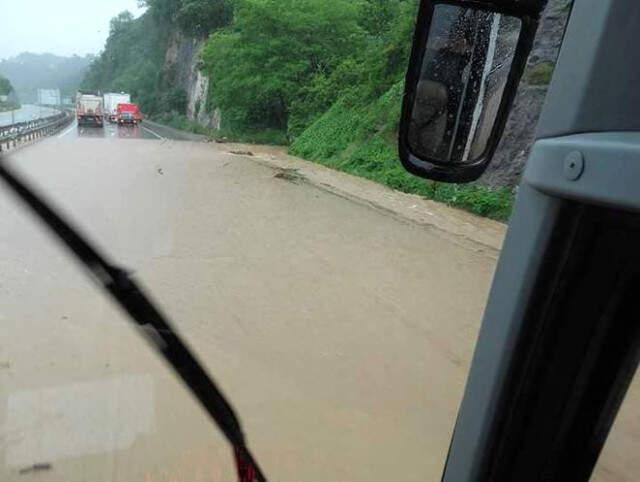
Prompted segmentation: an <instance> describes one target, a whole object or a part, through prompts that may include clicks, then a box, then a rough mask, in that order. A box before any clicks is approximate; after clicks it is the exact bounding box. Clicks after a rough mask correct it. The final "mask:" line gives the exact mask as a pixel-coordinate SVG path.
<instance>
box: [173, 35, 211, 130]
mask: <svg viewBox="0 0 640 482" xmlns="http://www.w3.org/2000/svg"><path fill="white" fill-rule="evenodd" d="M204 44H205V40H201V39H194V38H191V37H187V36H185V35H184V34H182V33H180V32H176V33H174V34H173V36H172V37H171V40H170V41H169V47H168V49H167V53H166V56H165V65H164V72H165V75H164V76H165V79H166V80H167V82H169V83H170V84H171V85H172V86H174V87H179V88H180V89H182V90H183V91H184V92H185V93H186V95H187V117H188V118H189V120H192V121H194V122H197V123H199V124H200V125H202V126H204V127H211V128H214V129H219V128H220V120H221V118H220V112H219V110H218V109H215V110H214V111H213V112H208V111H207V96H208V93H209V82H210V81H209V78H208V77H207V76H205V75H204V74H202V72H201V71H200V53H201V51H202V48H203V47H204Z"/></svg>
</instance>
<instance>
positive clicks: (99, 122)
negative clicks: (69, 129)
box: [76, 92, 104, 127]
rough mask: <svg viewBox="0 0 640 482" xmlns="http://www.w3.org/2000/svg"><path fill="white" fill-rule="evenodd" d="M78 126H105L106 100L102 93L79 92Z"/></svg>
mask: <svg viewBox="0 0 640 482" xmlns="http://www.w3.org/2000/svg"><path fill="white" fill-rule="evenodd" d="M76 115H77V118H78V126H85V125H94V126H96V127H104V100H103V98H102V96H101V95H98V94H95V93H88V92H78V94H77V95H76Z"/></svg>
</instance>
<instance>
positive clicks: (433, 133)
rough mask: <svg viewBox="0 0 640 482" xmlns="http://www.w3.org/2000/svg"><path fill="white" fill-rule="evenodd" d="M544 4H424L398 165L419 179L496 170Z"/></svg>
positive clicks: (469, 176)
mask: <svg viewBox="0 0 640 482" xmlns="http://www.w3.org/2000/svg"><path fill="white" fill-rule="evenodd" d="M545 3H546V0H519V1H516V0H503V1H502V2H498V0H496V1H495V2H491V1H487V2H483V1H470V0H463V1H457V0H450V1H447V0H444V1H438V0H422V2H421V6H420V12H419V15H418V23H417V27H416V33H415V37H414V43H413V50H412V53H411V63H410V65H409V71H408V73H407V79H406V87H405V97H404V103H403V109H402V119H401V124H400V158H401V160H402V163H403V165H404V167H405V168H406V169H407V170H408V171H409V172H411V173H412V174H415V175H417V176H420V177H425V178H428V179H432V180H435V181H443V182H470V181H474V180H476V179H478V178H479V177H480V176H481V175H482V173H483V172H484V171H485V170H486V168H487V166H488V165H489V163H490V162H491V158H492V157H493V155H494V153H495V150H496V148H497V146H498V142H499V141H500V136H501V135H502V132H503V130H504V126H505V123H506V121H507V116H508V114H509V110H510V109H511V105H512V103H513V99H514V97H515V94H516V90H517V88H518V84H519V82H520V78H521V77H522V73H523V71H524V68H525V65H526V62H527V58H528V56H529V53H530V52H531V48H532V45H533V39H534V36H535V33H536V30H537V27H538V19H539V17H540V12H541V10H542V8H543V7H544V4H545Z"/></svg>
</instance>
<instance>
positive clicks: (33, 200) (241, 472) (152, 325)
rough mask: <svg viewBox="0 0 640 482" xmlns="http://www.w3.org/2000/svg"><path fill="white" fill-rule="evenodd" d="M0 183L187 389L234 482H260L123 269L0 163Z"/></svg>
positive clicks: (230, 422)
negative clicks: (228, 451) (230, 458)
mask: <svg viewBox="0 0 640 482" xmlns="http://www.w3.org/2000/svg"><path fill="white" fill-rule="evenodd" d="M0 178H2V180H3V181H4V182H5V183H6V184H7V186H8V187H9V188H10V189H11V190H12V191H13V193H14V194H15V195H16V196H17V197H18V198H19V199H20V200H21V201H22V202H24V203H25V204H26V205H27V206H28V207H29V208H30V209H31V210H32V211H33V212H34V213H35V214H36V216H37V217H38V218H39V219H40V220H41V221H42V222H43V223H44V224H45V225H46V226H47V227H48V228H49V229H50V230H51V231H52V232H53V233H54V234H55V235H56V236H57V237H58V238H59V239H60V240H61V241H62V243H63V244H64V245H65V246H66V247H67V248H68V249H69V250H70V251H71V252H72V253H73V254H74V255H75V256H76V257H77V258H78V260H79V261H80V262H81V263H82V264H83V265H84V266H85V267H86V268H87V270H88V271H89V272H90V273H91V274H92V275H93V276H94V278H95V279H96V281H97V282H98V283H99V284H100V286H101V287H102V288H104V290H105V291H106V292H107V293H109V294H110V295H111V297H112V298H113V299H114V300H115V301H116V303H117V304H118V305H120V307H121V308H122V309H123V310H124V311H126V312H127V313H128V314H129V316H130V317H131V319H132V320H133V321H134V322H135V323H136V325H137V326H138V327H139V330H138V331H139V332H140V333H141V334H142V335H144V337H145V338H146V339H147V341H148V342H149V343H150V344H151V346H152V347H153V348H155V350H156V351H157V352H158V353H159V354H160V355H162V357H163V358H164V359H165V360H166V361H167V363H168V364H169V365H171V367H172V368H173V369H174V370H175V372H176V373H177V374H178V375H179V376H180V378H181V379H182V381H183V382H184V383H185V384H186V385H187V387H189V389H190V390H191V392H192V393H193V395H194V396H195V397H196V398H197V399H198V401H199V402H200V403H201V404H202V406H203V407H204V409H205V410H206V412H207V413H208V414H209V415H210V416H211V418H212V419H213V420H214V422H215V423H216V424H217V425H218V427H219V428H220V430H221V431H222V433H223V434H224V435H225V437H226V439H227V440H228V442H229V443H230V444H231V446H232V448H233V451H234V457H235V460H236V467H237V470H238V478H239V481H240V482H266V478H265V477H264V475H263V473H262V471H261V470H260V467H259V466H258V464H257V462H256V461H255V459H254V457H253V455H252V454H251V452H250V451H249V449H248V447H247V442H246V439H245V436H244V434H243V432H242V427H241V426H240V422H239V420H238V418H237V417H236V415H235V413H234V411H233V408H232V407H231V405H230V404H229V402H228V401H227V400H226V398H225V396H224V395H223V394H222V391H221V390H220V389H219V388H218V387H217V386H216V384H215V383H214V381H213V380H212V379H211V377H209V375H208V374H207V372H206V371H205V369H204V368H203V366H202V364H201V363H200V362H198V360H197V359H196V357H195V356H194V355H193V353H192V352H191V350H190V349H189V347H188V346H187V345H186V344H185V343H184V342H183V341H182V339H181V338H180V336H179V335H178V332H177V331H176V330H175V329H174V328H173V326H172V325H171V323H170V322H169V320H168V319H167V318H166V317H165V316H164V315H163V314H162V313H161V312H160V311H159V310H158V308H156V307H155V306H154V305H153V303H151V301H150V299H149V298H148V297H147V296H146V295H145V294H144V292H143V291H142V289H141V288H140V287H139V286H138V285H137V284H136V282H135V281H134V280H133V279H132V278H131V276H129V274H128V273H127V272H126V271H124V270H123V269H121V268H119V267H117V266H115V265H114V264H112V263H110V262H108V261H107V260H106V258H105V256H104V255H102V254H100V253H99V252H98V251H97V249H96V248H95V247H94V246H92V245H91V244H90V243H89V242H88V241H87V240H86V239H85V238H83V237H82V236H81V235H80V234H79V232H78V230H77V229H74V228H73V227H72V226H71V224H70V223H69V222H68V221H66V220H64V219H63V218H62V216H61V215H60V214H58V213H56V212H55V211H54V209H52V208H51V207H50V206H49V205H48V204H47V203H46V202H45V201H44V200H43V197H42V196H41V195H40V194H37V193H36V191H35V190H34V189H33V188H32V187H30V186H28V184H27V183H26V182H25V181H24V180H22V179H20V177H19V176H17V175H16V174H15V173H14V172H12V170H11V169H9V168H8V167H7V166H6V164H5V162H4V161H3V160H2V158H0Z"/></svg>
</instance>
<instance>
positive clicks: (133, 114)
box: [116, 104, 142, 125]
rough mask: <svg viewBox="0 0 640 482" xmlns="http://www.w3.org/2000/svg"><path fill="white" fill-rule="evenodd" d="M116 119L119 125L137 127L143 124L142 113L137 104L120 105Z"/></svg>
mask: <svg viewBox="0 0 640 482" xmlns="http://www.w3.org/2000/svg"><path fill="white" fill-rule="evenodd" d="M116 117H117V120H118V125H124V124H133V125H137V124H140V123H141V122H142V112H140V108H139V107H138V106H137V105H136V104H118V107H117V114H116Z"/></svg>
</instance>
